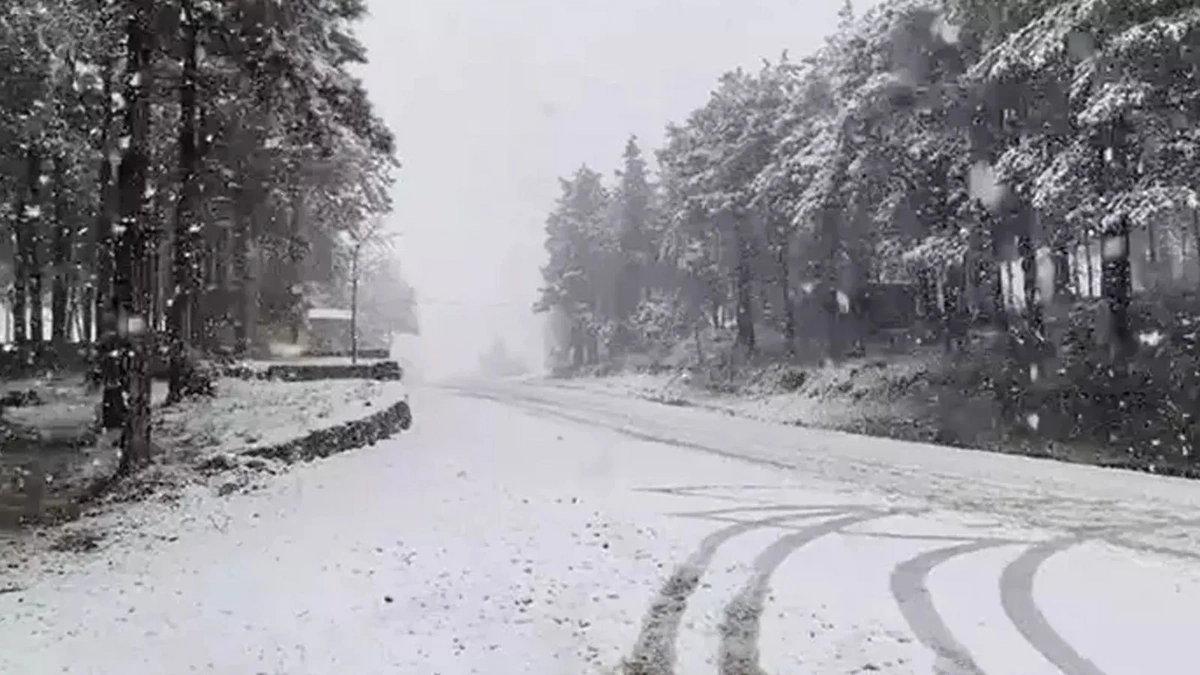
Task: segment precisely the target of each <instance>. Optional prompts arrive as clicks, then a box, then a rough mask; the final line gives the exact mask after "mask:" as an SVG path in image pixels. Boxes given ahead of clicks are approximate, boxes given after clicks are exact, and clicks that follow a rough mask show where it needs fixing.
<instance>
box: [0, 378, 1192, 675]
mask: <svg viewBox="0 0 1200 675" xmlns="http://www.w3.org/2000/svg"><path fill="white" fill-rule="evenodd" d="M414 408H415V409H416V411H417V413H418V420H417V425H416V426H415V427H414V429H413V431H412V432H411V433H409V434H405V435H402V436H400V437H397V438H396V439H393V440H391V441H388V442H384V443H379V444H377V445H376V446H374V447H370V448H364V449H362V450H359V451H355V452H352V453H347V454H345V455H340V456H336V457H333V458H331V459H329V460H325V461H322V462H317V463H313V464H310V465H304V466H300V467H297V468H296V469H295V470H293V471H290V472H287V473H284V474H282V475H280V476H277V477H275V478H274V479H273V481H272V482H270V483H269V484H268V485H267V486H266V488H265V489H263V490H260V491H257V492H251V493H248V494H234V495H231V496H229V497H226V498H216V497H214V496H213V495H212V493H211V492H201V491H194V492H189V493H186V494H185V495H184V496H183V497H182V498H181V499H180V500H178V501H177V502H176V503H175V504H174V505H165V504H158V503H143V504H140V505H137V506H134V507H131V508H130V509H129V510H127V511H124V512H120V513H116V512H114V513H110V514H108V515H106V516H103V517H102V518H101V520H102V521H103V522H93V523H90V525H91V526H95V527H104V528H106V529H107V531H109V532H111V533H112V534H110V535H109V537H108V539H107V540H106V541H105V542H104V543H103V544H102V547H101V549H100V551H98V552H97V553H94V554H85V555H82V556H81V555H79V554H58V555H57V557H52V558H46V559H40V560H37V561H32V560H30V561H25V562H21V561H19V560H15V561H13V564H14V565H15V566H14V567H11V568H10V569H8V570H6V571H5V573H4V576H2V577H0V645H2V646H3V647H2V648H0V673H20V674H24V673H59V672H66V673H110V672H123V673H134V674H136V673H148V674H149V673H153V674H155V675H157V674H158V673H162V672H181V673H182V672H213V673H232V672H238V673H260V672H261V673H305V674H312V675H321V674H324V673H331V674H332V673H343V672H354V673H406V674H409V673H412V674H417V675H420V674H430V675H432V674H434V673H440V674H443V675H450V674H456V673H539V674H547V673H551V674H553V673H562V674H564V675H566V674H568V673H569V674H572V675H577V674H579V673H616V672H622V664H623V663H625V664H627V667H626V668H625V670H624V672H626V673H629V674H630V675H635V674H636V675H668V674H674V675H692V674H696V675H700V674H709V673H711V674H719V675H750V674H759V673H763V672H767V673H779V674H783V673H789V672H795V673H819V674H827V673H828V674H833V673H837V674H842V673H897V674H899V673H906V674H907V673H930V672H935V673H947V674H955V675H957V674H968V673H970V674H977V673H989V674H992V675H1007V674H1014V675H1041V674H1047V675H1049V674H1052V673H1067V674H1070V675H1122V674H1128V675H1142V674H1143V673H1175V672H1179V673H1183V672H1190V671H1191V670H1192V660H1193V655H1192V653H1191V652H1192V651H1193V650H1192V648H1191V644H1192V643H1191V642H1190V638H1191V637H1192V636H1193V635H1195V634H1196V632H1197V629H1200V613H1197V612H1196V610H1195V608H1196V607H1197V606H1200V541H1198V540H1197V537H1196V529H1197V528H1198V527H1200V486H1198V485H1196V484H1192V483H1185V482H1182V481H1176V480H1172V479H1163V478H1155V477H1151V476H1145V475H1138V474H1129V473H1120V472H1105V471H1102V470H1099V469H1091V468H1088V467H1081V466H1070V465H1063V464H1056V463H1051V462H1045V461H1037V460H1030V459H1024V458H1018V457H1005V456H998V455H989V454H984V453H971V452H963V451H953V450H947V449H944V448H936V447H931V446H922V445H916V444H906V443H897V442H892V441H883V440H878V439H864V438H860V437H853V436H847V435H843V434H836V433H832V432H820V431H812V430H805V429H797V428H791V427H783V426H776V425H770V424H765V423H761V422H755V421H750V420H745V419H738V418H734V417H731V416H727V415H723V414H720V413H714V412H712V411H706V410H701V409H697V408H682V407H673V406H664V405H658V404H653V403H648V402H645V401H641V400H637V399H635V398H632V397H618V396H612V395H605V394H597V393H594V392H587V391H572V390H566V389H562V388H553V387H547V386H545V385H542V384H537V383H525V384H504V385H500V384H492V385H487V386H483V385H475V386H471V387H466V388H462V389H458V390H441V391H431V390H421V391H419V392H416V393H414ZM6 591H7V592H6Z"/></svg>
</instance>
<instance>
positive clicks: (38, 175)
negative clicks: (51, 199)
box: [25, 151, 46, 348]
mask: <svg viewBox="0 0 1200 675" xmlns="http://www.w3.org/2000/svg"><path fill="white" fill-rule="evenodd" d="M29 204H30V206H32V207H33V208H32V209H29V210H27V211H26V228H27V229H26V237H25V244H26V247H27V248H26V249H25V265H26V267H25V269H26V273H27V275H28V277H27V278H28V280H29V282H28V283H29V341H30V342H32V343H33V344H34V347H36V348H40V347H41V345H42V342H43V341H45V339H46V330H45V323H46V321H45V319H46V316H45V306H44V303H45V292H46V289H45V287H44V286H43V285H42V281H43V279H44V276H43V275H44V274H45V270H44V269H42V256H41V248H42V247H41V244H42V237H43V231H44V229H43V227H44V223H45V218H44V213H43V209H42V156H41V153H39V152H36V151H31V156H30V159H29Z"/></svg>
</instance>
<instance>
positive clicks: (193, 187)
mask: <svg viewBox="0 0 1200 675" xmlns="http://www.w3.org/2000/svg"><path fill="white" fill-rule="evenodd" d="M182 11H183V24H184V27H183V30H184V38H183V49H184V57H183V73H182V75H181V79H180V85H179V200H178V202H177V203H176V211H175V236H174V246H173V254H174V255H173V256H172V259H171V277H172V279H173V281H174V286H175V288H174V293H173V294H172V298H171V302H170V310H169V314H168V317H167V322H168V323H167V335H168V336H169V339H170V370H169V374H168V382H169V385H168V386H169V390H168V394H167V402H168V403H175V402H177V401H180V400H181V399H183V397H184V396H185V395H187V394H188V393H189V392H188V386H187V384H188V379H189V364H188V347H189V342H190V339H191V335H192V330H193V329H192V322H193V321H194V319H195V316H194V314H195V312H194V310H193V308H194V307H195V297H196V264H197V260H196V249H197V244H196V241H197V238H198V237H197V235H198V230H199V227H200V225H199V223H198V222H197V219H196V209H197V206H198V202H199V197H200V195H199V183H198V181H199V176H198V168H199V161H200V157H199V148H198V147H197V139H196V133H197V128H196V122H197V119H196V78H197V76H198V70H199V63H198V59H197V55H196V50H197V35H196V21H195V16H194V14H193V11H192V3H191V1H190V0H184V1H183V3H182Z"/></svg>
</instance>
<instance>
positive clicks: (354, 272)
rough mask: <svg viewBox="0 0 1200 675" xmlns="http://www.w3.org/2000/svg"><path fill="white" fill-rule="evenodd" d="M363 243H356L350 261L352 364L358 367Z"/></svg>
mask: <svg viewBox="0 0 1200 675" xmlns="http://www.w3.org/2000/svg"><path fill="white" fill-rule="evenodd" d="M360 250H362V241H361V240H360V241H357V242H355V243H354V255H353V257H352V258H351V260H350V363H351V365H358V254H359V251H360Z"/></svg>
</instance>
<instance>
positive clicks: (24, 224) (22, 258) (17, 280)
mask: <svg viewBox="0 0 1200 675" xmlns="http://www.w3.org/2000/svg"><path fill="white" fill-rule="evenodd" d="M41 163H42V156H41V153H39V152H38V149H37V147H36V146H35V145H34V144H33V143H30V145H29V148H28V149H27V151H26V154H25V171H26V175H25V190H24V191H23V192H22V198H23V200H24V201H23V202H22V203H21V204H20V205H19V208H18V210H17V217H16V219H15V224H16V231H15V233H14V234H15V236H14V239H15V242H14V243H15V247H14V249H13V253H14V256H13V257H14V264H13V277H14V280H13V302H12V309H13V341H14V342H16V343H17V344H25V343H26V342H28V341H29V295H30V292H31V288H30V286H31V283H30V280H31V278H32V276H33V269H32V264H33V262H34V261H33V259H32V258H31V256H30V250H31V249H32V248H34V247H35V246H36V244H37V242H36V236H37V229H36V228H37V221H38V218H37V213H38V209H39V208H40V205H39V204H38V199H37V196H38V189H39V183H40V181H41V175H42V170H41Z"/></svg>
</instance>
